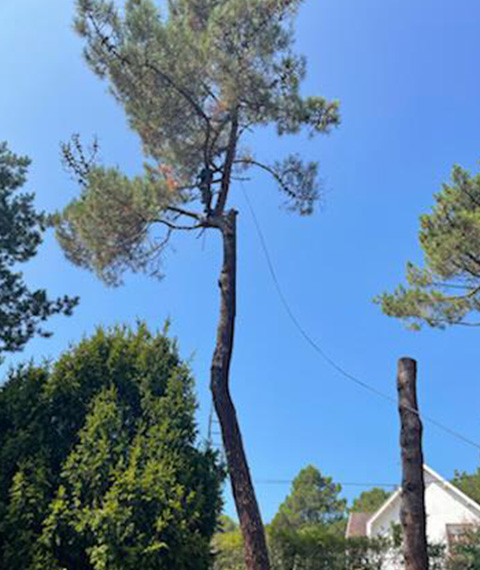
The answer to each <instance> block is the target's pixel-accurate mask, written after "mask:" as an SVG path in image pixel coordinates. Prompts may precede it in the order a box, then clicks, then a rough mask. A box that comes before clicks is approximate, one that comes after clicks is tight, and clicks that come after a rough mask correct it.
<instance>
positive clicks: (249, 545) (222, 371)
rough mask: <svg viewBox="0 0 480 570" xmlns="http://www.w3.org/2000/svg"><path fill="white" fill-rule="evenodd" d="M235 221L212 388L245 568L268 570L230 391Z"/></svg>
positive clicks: (224, 229) (229, 231) (228, 225)
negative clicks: (239, 531)
mask: <svg viewBox="0 0 480 570" xmlns="http://www.w3.org/2000/svg"><path fill="white" fill-rule="evenodd" d="M236 217H237V212H236V211H235V210H230V211H228V212H227V213H226V214H225V215H223V216H222V217H221V218H220V219H219V221H218V226H219V228H220V231H221V233H222V241H223V265H222V270H221V274H220V279H219V287H220V299H221V300H220V320H219V324H218V329H217V340H216V346H215V351H214V354H213V360H212V366H211V385H210V386H211V390H212V395H213V402H214V406H215V411H216V413H217V416H218V420H219V423H220V427H221V431H222V439H223V445H224V448H225V454H226V458H227V466H228V472H229V475H230V481H231V485H232V491H233V496H234V499H235V505H236V508H237V513H238V518H239V521H240V529H241V531H242V535H243V540H244V548H245V563H246V567H247V569H248V570H269V569H270V563H269V559H268V550H267V543H266V539H265V531H264V528H263V523H262V518H261V515H260V510H259V508H258V503H257V499H256V497H255V491H254V488H253V483H252V479H251V476H250V471H249V468H248V463H247V458H246V455H245V451H244V448H243V442H242V435H241V433H240V427H239V425H238V420H237V414H236V411H235V407H234V405H233V401H232V398H231V395H230V388H229V371H230V362H231V358H232V351H233V339H234V332H235V311H236V272H237V267H236V266H237V247H236Z"/></svg>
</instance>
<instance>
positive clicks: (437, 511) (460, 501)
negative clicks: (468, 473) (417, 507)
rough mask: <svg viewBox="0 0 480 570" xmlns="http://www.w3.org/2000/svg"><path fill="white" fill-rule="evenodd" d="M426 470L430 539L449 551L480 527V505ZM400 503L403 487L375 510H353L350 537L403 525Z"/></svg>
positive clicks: (386, 532) (386, 531)
mask: <svg viewBox="0 0 480 570" xmlns="http://www.w3.org/2000/svg"><path fill="white" fill-rule="evenodd" d="M423 472H424V479H425V510H426V514H427V540H428V542H429V544H443V545H445V546H446V548H447V551H448V549H449V547H450V546H451V545H452V544H453V543H454V541H455V540H456V539H458V537H459V536H460V535H461V534H462V533H463V532H465V531H466V530H468V529H469V528H473V527H475V526H480V505H479V504H477V503H476V502H475V501H473V500H472V499H470V497H467V495H465V493H463V492H462V491H460V489H457V488H456V487H454V486H453V485H452V484H451V483H449V482H448V481H447V480H445V479H444V478H443V477H441V476H440V475H439V474H438V473H436V472H435V471H434V470H433V469H431V468H430V467H428V466H427V465H424V466H423ZM400 504H401V489H397V491H395V492H394V493H393V494H392V495H391V496H390V497H389V498H388V499H387V501H386V502H385V503H384V504H383V505H382V506H381V507H380V508H379V509H378V511H376V512H375V513H351V514H350V517H349V519H348V525H347V533H346V534H347V537H352V536H367V537H369V538H373V537H378V536H387V535H389V534H390V533H391V532H392V527H393V526H394V525H399V524H400ZM392 568H393V566H392Z"/></svg>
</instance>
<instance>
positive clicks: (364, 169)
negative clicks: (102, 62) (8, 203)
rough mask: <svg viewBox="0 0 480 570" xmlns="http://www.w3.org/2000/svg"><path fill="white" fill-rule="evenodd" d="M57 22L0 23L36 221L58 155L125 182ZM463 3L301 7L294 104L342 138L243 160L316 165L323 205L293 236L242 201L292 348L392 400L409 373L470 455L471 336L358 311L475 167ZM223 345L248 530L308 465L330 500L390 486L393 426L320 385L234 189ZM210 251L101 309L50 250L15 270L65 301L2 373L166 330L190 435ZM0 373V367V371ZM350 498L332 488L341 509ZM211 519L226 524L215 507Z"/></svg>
mask: <svg viewBox="0 0 480 570" xmlns="http://www.w3.org/2000/svg"><path fill="white" fill-rule="evenodd" d="M72 14H73V2H72V1H68V2H65V0H50V1H49V3H48V8H46V7H45V3H43V2H37V1H36V0H2V2H1V3H0V23H1V26H2V33H1V34H0V68H1V70H2V72H1V81H2V88H1V90H0V139H4V140H6V141H8V142H9V145H10V147H11V148H12V150H14V151H15V152H17V153H19V154H27V155H29V156H30V157H31V158H32V160H33V164H32V167H31V171H30V177H29V182H28V185H27V188H28V189H29V190H34V191H35V192H36V194H37V197H36V201H37V204H38V207H39V208H42V209H47V210H53V209H56V208H60V207H62V206H63V205H65V204H66V203H67V202H68V200H69V199H70V198H71V197H72V196H74V195H75V193H76V192H77V188H76V187H75V185H74V184H73V183H72V181H71V180H70V179H69V177H68V175H67V174H66V173H65V172H64V171H63V169H62V166H61V163H60V156H59V143H60V141H65V140H67V139H68V138H69V137H70V136H71V134H72V133H74V132H79V133H81V135H82V136H83V137H84V138H85V139H89V138H90V137H92V136H93V135H97V136H98V137H99V139H100V142H101V146H102V158H103V160H104V162H105V163H108V164H118V165H119V166H120V167H121V168H123V169H124V170H125V171H127V172H128V173H132V174H133V173H136V172H138V171H139V170H140V168H141V164H142V157H141V155H140V151H139V144H138V140H137V138H136V136H135V135H134V134H133V133H131V132H130V131H129V130H128V128H127V126H126V123H125V119H124V116H123V114H122V110H121V109H120V108H119V107H118V105H117V104H116V103H115V102H114V101H113V99H112V98H111V96H110V95H109V94H108V92H107V89H106V85H105V84H102V83H101V82H100V81H99V80H98V79H97V78H96V77H94V76H93V75H92V74H91V72H90V71H89V70H88V69H87V68H86V65H85V64H84V62H83V60H82V58H81V49H82V44H81V41H80V39H79V38H77V37H76V36H75V35H74V33H73V32H72V30H71V20H72ZM479 18H480V5H479V4H478V2H477V1H476V0H462V1H461V2H458V1H456V2H454V1H453V0H452V1H451V0H440V1H438V0H436V1H434V0H423V1H422V2H418V1H414V0H403V1H402V2H400V1H397V0H389V1H388V2H385V0H364V1H362V2H358V1H354V0H306V1H305V3H304V6H303V8H302V10H301V13H300V16H299V19H298V26H297V37H298V47H299V49H300V50H301V51H302V52H304V53H305V54H306V55H307V56H308V61H309V74H308V79H307V82H306V84H305V91H306V92H309V93H312V94H313V93H320V94H322V95H325V96H328V97H331V98H338V99H339V100H340V101H341V112H342V125H341V127H340V128H339V129H338V130H337V131H335V132H333V133H332V134H331V135H330V136H328V137H321V138H318V139H315V140H314V141H306V140H304V139H295V140H294V139H285V140H283V139H282V140H278V139H275V138H274V137H272V135H271V133H270V132H262V133H259V134H258V136H256V137H255V139H254V142H253V143H252V146H253V149H254V150H255V152H256V153H257V155H258V156H259V157H262V158H275V157H280V156H282V155H283V154H285V153H286V152H288V151H291V150H292V149H294V150H298V151H300V152H301V153H302V154H304V155H305V156H307V157H310V158H313V159H318V160H319V161H320V167H321V173H322V177H323V179H324V186H325V195H324V200H323V206H322V208H321V209H320V210H319V211H318V212H317V213H316V214H315V215H314V216H312V217H311V218H297V217H295V216H293V215H291V214H288V213H286V212H285V211H284V210H282V209H281V208H280V207H279V205H280V203H281V197H280V196H279V194H278V193H277V191H276V189H275V187H274V186H273V185H272V184H271V182H270V181H269V180H268V178H265V177H263V176H262V175H260V176H258V177H257V178H255V179H254V180H252V181H251V182H250V183H249V184H248V185H247V191H248V192H249V196H250V198H251V200H252V202H253V204H254V207H255V210H256V212H257V215H258V218H259V220H260V223H261V226H262V229H263V232H264V234H265V237H266V239H267V242H268V245H269V249H270V253H271V256H272V259H273V261H274V264H275V266H276V270H277V273H278V276H279V279H280V281H281V284H282V287H283V290H284V292H285V295H286V296H287V297H288V299H289V302H290V304H291V306H292V309H293V310H294V311H295V313H296V315H297V317H298V319H299V320H300V321H301V322H302V324H303V326H304V327H305V329H306V330H307V331H308V332H309V333H310V334H311V335H312V336H313V337H314V338H315V339H316V340H317V341H318V342H319V344H320V345H321V346H322V348H323V349H324V350H325V351H326V352H327V353H328V354H329V355H330V356H331V357H332V358H333V359H335V361H337V362H338V363H339V364H341V365H342V366H343V367H344V368H346V369H347V370H349V371H350V372H352V373H353V374H355V375H357V376H358V377H360V378H361V379H363V380H365V381H367V382H369V383H370V384H371V385H373V386H374V387H376V388H377V389H379V390H382V391H384V392H386V393H388V394H390V395H392V396H395V371H396V362H397V359H398V358H399V357H401V356H406V355H408V356H412V357H414V358H417V359H418V361H419V399H420V405H421V408H422V411H423V412H424V413H425V414H428V415H430V416H433V417H435V418H436V419H438V420H439V421H441V422H443V423H445V424H447V425H449V426H450V427H452V428H454V429H456V430H458V431H460V432H462V433H464V434H465V435H467V436H468V437H470V438H471V439H474V440H477V441H480V413H479V412H480V406H479V402H480V383H479V381H478V380H479V368H478V345H479V334H480V333H479V332H477V331H476V330H475V329H470V330H465V329H454V328H453V329H450V330H448V331H445V332H442V331H432V330H424V331H422V332H421V333H411V332H408V331H406V330H405V329H404V328H403V327H402V325H401V323H399V322H397V321H395V320H392V319H388V318H387V317H384V316H383V315H382V314H381V312H380V311H379V309H378V307H376V306H375V305H373V304H372V302H371V299H372V297H373V296H374V295H376V294H377V293H379V292H382V291H383V290H386V289H392V288H393V287H394V286H396V285H397V284H398V283H399V282H400V281H401V280H402V279H403V275H404V265H405V262H406V261H407V260H412V261H417V262H419V261H421V251H420V248H419V245H418V243H417V237H416V236H417V231H418V216H419V215H420V214H421V213H423V212H425V211H427V210H428V209H429V207H430V206H431V204H432V201H433V198H432V196H433V194H434V193H435V192H436V191H438V190H439V188H440V184H441V182H442V181H444V180H446V179H447V178H448V176H449V172H450V169H451V166H452V164H453V163H455V162H457V163H459V164H461V165H462V166H465V167H467V168H470V169H476V167H477V161H478V159H479V158H480V147H479V145H478V133H479V131H480V105H479V101H480V82H479V80H478V73H477V70H478V61H480V42H479V41H478V21H479ZM233 202H234V203H235V204H236V205H237V206H238V208H239V209H240V216H239V255H238V258H239V284H238V286H239V290H238V327H237V337H236V343H235V355H234V362H233V368H232V374H231V381H232V391H233V394H234V398H235V401H236V405H237V410H238V414H239V417H240V421H241V426H242V429H243V435H244V441H245V445H246V448H247V452H248V457H249V460H250V465H251V469H252V472H253V477H254V480H256V481H258V484H257V494H258V498H259V502H260V505H261V509H262V512H263V515H264V518H265V519H266V520H269V519H270V518H271V517H272V516H273V515H274V514H275V512H276V509H277V507H278V505H279V503H280V502H281V501H282V500H283V498H284V496H285V495H286V493H287V492H288V485H273V484H266V483H262V482H261V481H262V480H266V479H269V480H272V479H274V480H278V479H281V480H288V479H291V478H293V477H294V476H295V474H296V473H297V472H298V471H299V470H300V469H301V468H302V467H304V466H305V465H307V464H309V463H312V464H314V465H316V466H317V467H318V468H319V469H320V470H321V471H322V472H324V473H325V474H328V475H331V476H333V477H334V479H335V480H336V481H340V482H386V483H389V482H393V483H396V482H397V481H398V480H399V476H400V461H399V457H400V454H399V447H398V440H399V422H398V417H397V411H396V409H395V407H394V406H392V405H389V404H388V403H386V402H384V401H382V400H381V399H378V398H376V397H375V396H373V395H372V394H370V393H367V392H365V391H362V390H361V389H360V388H358V387H357V386H355V385H353V384H351V383H349V382H347V381H346V380H344V379H343V378H342V377H340V376H339V375H338V374H337V373H336V372H335V371H334V370H332V369H331V368H330V367H329V366H328V365H327V364H326V363H325V362H324V361H322V360H321V359H320V358H319V357H318V355H317V354H316V353H315V352H313V351H312V349H311V347H309V346H308V345H307V344H306V343H305V341H304V339H303V338H302V337H301V336H300V335H299V334H298V332H297V331H296V330H295V329H294V328H293V326H292V324H291V322H290V321H289V319H288V316H287V315H286V313H285V311H284V309H283V308H282V306H281V304H280V301H279V299H278V296H277V294H276V292H275V289H274V286H273V283H272V280H271V277H270V275H269V273H268V269H267V265H266V262H265V258H264V256H263V253H262V250H261V248H260V244H259V241H258V237H257V235H256V234H255V231H254V226H253V223H252V219H251V216H250V214H249V212H248V210H247V208H246V204H245V202H244V200H243V197H242V193H241V189H240V188H237V189H235V194H234V196H233ZM219 259H220V250H219V243H218V240H217V236H215V235H208V236H206V238H205V239H204V240H203V239H200V240H196V239H194V238H192V236H191V235H187V236H180V237H179V239H177V240H176V241H175V247H174V249H173V248H172V250H171V251H170V252H169V253H168V255H167V257H166V259H165V274H166V276H165V278H164V279H163V281H161V282H156V281H152V280H151V279H148V278H147V277H142V276H128V277H127V278H126V282H125V285H124V286H123V287H121V288H118V289H107V288H106V287H105V286H104V285H103V284H102V283H100V282H99V281H98V280H97V279H96V278H95V277H94V276H93V275H91V274H89V273H88V272H85V271H82V270H80V269H77V268H75V267H73V266H72V265H70V264H69V263H68V261H66V260H65V259H64V257H63V255H62V253H61V251H60V250H59V248H58V246H57V245H56V243H55V241H54V239H53V237H52V236H51V235H49V236H48V237H47V239H46V240H45V244H44V246H43V247H42V249H41V252H40V253H39V255H38V257H37V258H36V259H35V260H34V261H33V262H32V263H30V264H29V266H28V268H27V267H26V268H25V273H26V276H27V278H28V280H29V282H30V283H31V284H32V286H39V287H40V286H41V287H46V288H47V289H48V290H49V292H50V293H51V295H52V296H53V295H57V294H58V295H60V294H64V293H69V294H72V295H73V294H79V295H80V296H81V305H80V306H79V307H78V309H77V310H76V312H75V315H74V316H73V317H71V318H69V319H67V318H55V319H52V321H51V322H50V326H51V330H52V331H53V332H54V333H55V335H54V337H53V338H51V339H48V340H44V339H37V340H34V341H32V342H31V343H30V344H29V345H28V347H27V348H26V350H25V351H24V352H23V353H22V354H21V355H20V356H15V357H11V358H9V359H8V360H7V363H8V362H9V363H14V362H18V361H19V359H24V358H31V357H33V358H35V359H36V360H40V359H41V358H42V357H52V358H55V357H56V356H57V355H58V354H60V353H61V352H62V351H63V350H65V349H67V348H68V346H69V345H70V344H71V343H73V342H75V341H77V340H78V339H80V338H81V337H82V336H84V335H88V334H90V333H92V332H93V331H94V329H95V327H96V326H97V325H110V324H113V323H130V324H133V323H134V322H135V320H136V318H137V317H138V318H141V319H145V320H146V321H147V322H148V323H149V325H151V327H152V328H155V327H161V326H162V324H163V322H164V321H165V319H166V318H167V317H170V318H171V319H172V333H173V334H175V335H176V336H178V338H179V342H180V347H181V352H182V354H183V356H185V357H186V358H191V359H192V367H193V370H194V373H195V376H196V381H197V391H198V397H199V402H200V409H199V416H198V417H199V425H200V430H201V433H202V434H203V435H206V432H207V423H208V422H207V418H208V413H209V409H210V395H209V392H208V371H209V361H210V357H211V354H212V350H213V342H214V335H215V328H216V320H217V311H218V306H217V305H218V293H217V287H216V283H217V275H218V269H219ZM4 369H5V367H4ZM424 451H425V457H426V460H427V462H428V463H429V464H430V465H431V466H432V467H433V468H434V469H435V470H437V471H439V472H440V473H442V474H443V475H444V476H447V477H451V476H452V475H453V473H454V470H455V469H459V470H467V471H469V470H470V471H471V470H474V469H476V467H477V466H478V464H479V458H478V451H477V450H475V449H474V448H471V447H468V446H467V445H465V444H464V443H462V442H460V441H458V440H456V439H454V438H452V437H451V436H449V435H447V434H445V433H443V432H442V431H439V430H438V429H437V428H435V427H433V426H431V425H429V424H426V425H425V438H424ZM361 490H362V489H360V488H357V487H351V486H345V487H344V494H345V496H346V497H348V498H349V499H351V498H352V497H354V496H355V495H356V494H358V493H359V492H360V491H361ZM226 509H227V512H228V513H229V514H233V512H234V510H233V504H232V501H231V499H230V498H229V495H228V494H227V505H226Z"/></svg>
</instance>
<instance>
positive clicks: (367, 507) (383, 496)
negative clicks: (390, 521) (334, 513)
mask: <svg viewBox="0 0 480 570" xmlns="http://www.w3.org/2000/svg"><path fill="white" fill-rule="evenodd" d="M389 496H390V493H389V492H388V491H385V489H381V488H380V487H374V488H373V489H370V490H369V491H363V492H362V493H360V496H359V497H357V498H356V499H355V500H354V501H353V504H352V507H351V509H350V512H352V513H375V512H376V511H378V509H379V508H380V507H381V506H382V505H383V504H384V503H385V501H386V500H387V499H388V497H389Z"/></svg>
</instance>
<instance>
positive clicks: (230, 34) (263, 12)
mask: <svg viewBox="0 0 480 570" xmlns="http://www.w3.org/2000/svg"><path fill="white" fill-rule="evenodd" d="M301 3H302V0H249V1H248V2H245V1H244V0H208V1H206V0H169V2H168V3H162V4H161V6H162V7H159V6H158V5H157V4H160V3H155V2H154V1H153V0H127V1H125V3H124V6H123V7H119V6H118V3H116V2H113V1H111V0H77V10H76V21H75V27H76V30H77V32H78V33H79V34H80V36H82V37H83V38H84V40H85V58H86V61H87V62H88V64H89V66H90V67H91V69H92V70H93V71H94V72H95V73H96V74H97V75H98V76H100V77H101V78H102V79H105V80H106V81H107V83H108V85H109V87H110V90H111V92H112V94H113V95H114V97H115V98H116V99H117V101H118V102H119V103H120V104H121V105H122V107H123V108H124V110H125V113H126V116H127V118H128V121H129V124H130V126H131V127H132V129H133V130H134V131H136V132H137V133H138V135H139V137H140V139H141V142H142V146H143V151H144V154H145V157H146V159H147V162H146V164H145V172H144V174H143V175H141V176H138V177H135V178H127V177H126V176H124V175H123V174H122V173H121V172H120V171H119V170H118V169H116V168H105V167H102V166H99V165H96V164H91V161H88V160H86V159H85V156H84V154H83V152H82V149H81V147H80V145H79V143H78V138H74V141H73V144H71V145H65V147H64V154H65V158H66V162H67V163H68V165H69V166H70V167H72V168H73V170H74V172H76V174H77V175H78V177H79V179H80V181H81V182H82V184H83V185H84V188H83V192H82V195H81V197H80V198H78V199H76V200H74V201H73V202H72V203H71V204H70V205H69V206H68V207H67V208H66V209H65V210H64V211H63V212H62V213H60V214H58V215H57V216H56V218H55V219H54V221H55V225H56V227H57V236H58V239H59V241H60V243H61V245H62V247H63V249H64V250H65V252H66V254H67V256H68V257H69V258H70V259H71V260H72V261H73V262H75V263H77V264H79V265H81V266H84V267H87V268H89V269H91V270H92V271H94V272H96V274H97V275H98V276H99V277H100V278H102V279H103V280H104V281H106V282H107V283H109V284H117V283H119V282H120V281H121V275H122V273H123V272H124V271H125V270H126V269H130V270H132V271H144V272H146V273H148V274H153V275H156V276H158V275H159V274H160V273H161V272H160V267H161V265H160V260H161V254H162V252H163V251H164V248H165V245H166V244H167V242H168V239H169V237H170V234H171V233H172V231H175V229H193V228H203V227H217V226H215V225H214V224H213V223H212V221H211V218H213V217H214V216H221V215H222V214H223V212H224V208H225V205H226V201H227V195H228V191H229V188H230V182H231V180H232V177H233V178H235V176H236V175H238V174H240V173H242V175H243V176H244V175H245V174H244V173H245V171H247V170H249V169H251V168H253V167H260V168H263V169H264V170H266V171H267V172H269V173H270V174H272V175H273V176H274V178H275V179H276V181H277V182H278V185H279V188H280V190H281V191H282V192H283V193H284V195H285V198H286V206H287V208H288V209H292V210H296V211H298V212H300V213H301V214H310V213H311V212H312V211H313V207H314V204H315V203H316V201H317V200H318V197H319V187H318V179H317V164H316V163H315V162H311V163H304V162H303V161H302V160H301V159H300V158H299V157H298V156H297V155H293V156H288V157H287V158H286V159H285V160H280V161H275V162H274V163H272V164H265V163H262V162H260V161H259V160H257V159H256V158H254V157H253V156H252V155H251V153H250V151H249V150H248V148H247V147H246V146H245V145H244V144H243V137H244V136H245V134H246V133H248V132H251V131H252V130H253V129H254V128H255V127H261V126H265V125H273V126H275V127H276V130H277V132H278V134H279V135H288V134H295V133H298V132H300V131H302V130H304V131H305V132H306V133H307V134H308V135H310V136H313V135H315V134H317V133H327V132H329V130H330V129H331V128H332V127H335V126H337V125H338V123H339V114H338V103H337V102H329V101H326V100H325V99H324V98H323V97H320V96H311V97H303V96H302V95H301V94H300V88H301V83H302V80H303V79H304V77H305V68H306V63H305V59H304V58H303V57H301V56H298V55H297V54H295V53H294V51H293V45H294V38H293V20H294V16H295V13H296V11H297V8H298V7H299V6H300V5H301ZM165 4H166V5H165ZM205 169H207V171H208V172H210V173H211V174H212V183H211V186H212V187H211V188H210V189H209V190H210V191H211V192H212V193H213V197H214V198H215V199H216V205H215V206H214V207H213V209H212V211H211V212H208V211H207V212H206V213H207V214H208V215H207V216H204V211H203V210H204V207H207V206H206V205H205V204H203V205H202V204H200V211H198V210H197V211H196V212H194V211H191V210H189V211H188V213H187V214H185V212H186V210H185V207H186V206H189V207H190V206H192V205H193V206H195V204H196V205H199V202H202V192H201V189H200V186H199V175H200V173H201V172H202V171H203V170H205ZM207 209H208V208H207ZM210 214H211V215H212V216H210ZM213 215H214V216H213ZM179 220H182V222H181V223H178V222H179ZM192 220H195V221H194V222H193V221H192ZM99 222H101V223H99ZM187 222H188V223H187Z"/></svg>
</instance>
